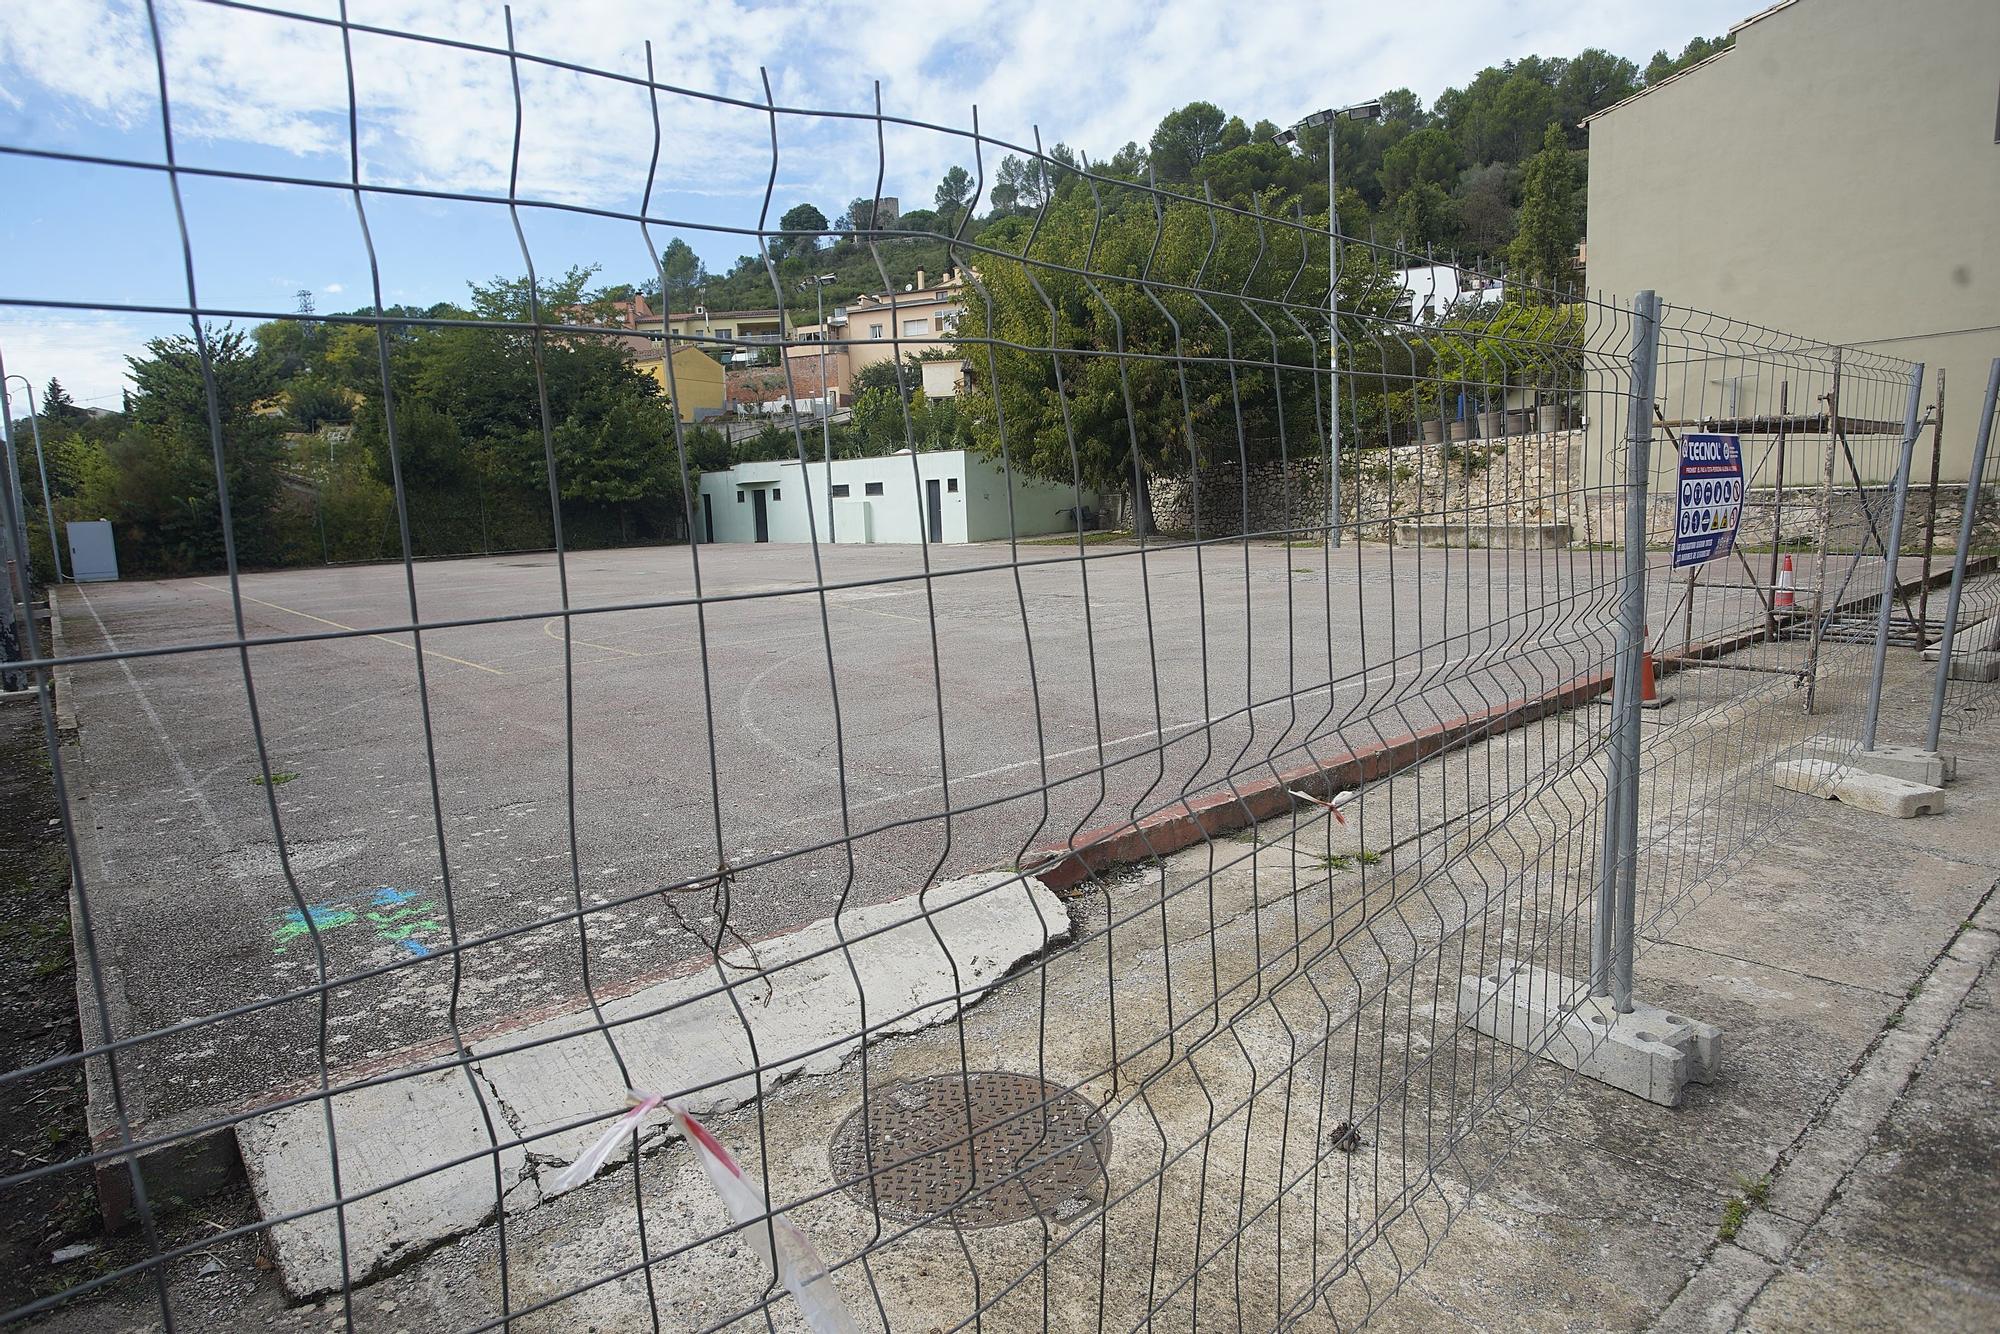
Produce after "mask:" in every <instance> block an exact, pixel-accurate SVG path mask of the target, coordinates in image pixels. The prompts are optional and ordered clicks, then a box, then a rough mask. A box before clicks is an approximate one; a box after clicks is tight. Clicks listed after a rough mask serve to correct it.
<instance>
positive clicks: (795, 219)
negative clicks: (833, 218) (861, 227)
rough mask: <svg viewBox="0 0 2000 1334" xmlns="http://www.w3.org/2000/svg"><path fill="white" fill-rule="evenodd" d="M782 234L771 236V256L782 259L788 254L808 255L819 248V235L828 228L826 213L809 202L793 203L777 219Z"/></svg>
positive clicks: (823, 233)
mask: <svg viewBox="0 0 2000 1334" xmlns="http://www.w3.org/2000/svg"><path fill="white" fill-rule="evenodd" d="M778 226H779V228H780V229H781V230H782V231H783V232H784V233H785V235H783V236H776V237H773V238H771V258H773V259H783V258H785V257H786V256H788V255H809V254H811V253H812V252H813V251H815V250H818V249H819V241H820V237H822V236H824V235H825V234H826V233H827V231H828V230H829V224H828V223H827V220H826V214H824V213H822V212H820V211H819V210H818V209H816V208H814V207H813V206H812V205H811V204H795V205H793V206H792V207H791V208H789V209H786V210H785V216H783V217H782V218H779V219H778Z"/></svg>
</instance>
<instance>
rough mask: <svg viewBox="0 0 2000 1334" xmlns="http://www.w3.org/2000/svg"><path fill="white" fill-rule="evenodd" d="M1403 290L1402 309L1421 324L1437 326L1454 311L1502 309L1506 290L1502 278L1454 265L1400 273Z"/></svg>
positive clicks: (1422, 265)
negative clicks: (1487, 306)
mask: <svg viewBox="0 0 2000 1334" xmlns="http://www.w3.org/2000/svg"><path fill="white" fill-rule="evenodd" d="M1396 281H1397V283H1398V285H1400V286H1401V287H1402V289H1403V295H1402V296H1401V297H1400V298H1399V299H1398V301H1397V305H1398V307H1399V308H1401V309H1402V310H1404V311H1405V312H1407V313H1408V315H1409V317H1410V319H1411V320H1412V321H1414V322H1415V323H1417V324H1437V323H1440V322H1441V321H1442V320H1443V319H1444V318H1445V316H1446V315H1448V314H1450V313H1451V312H1452V311H1453V310H1454V308H1463V307H1470V306H1486V305H1498V304H1499V303H1500V301H1501V300H1502V299H1503V298H1504V297H1505V296H1506V288H1505V286H1504V285H1503V284H1502V283H1501V281H1500V280H1499V279H1498V278H1489V277H1487V276H1486V275H1484V274H1480V273H1474V272H1473V271H1472V270H1470V269H1461V268H1458V267H1456V266H1455V265H1451V264H1419V265H1417V266H1416V267H1414V268H1408V269H1401V270H1398V271H1397V274H1396Z"/></svg>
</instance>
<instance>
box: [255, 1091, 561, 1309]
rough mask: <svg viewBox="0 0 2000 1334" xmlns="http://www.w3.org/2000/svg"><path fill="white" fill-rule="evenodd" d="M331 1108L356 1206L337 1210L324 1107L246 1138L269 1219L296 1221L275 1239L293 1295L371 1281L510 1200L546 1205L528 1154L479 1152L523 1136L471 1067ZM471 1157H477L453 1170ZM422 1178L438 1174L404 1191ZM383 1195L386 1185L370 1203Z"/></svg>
mask: <svg viewBox="0 0 2000 1334" xmlns="http://www.w3.org/2000/svg"><path fill="white" fill-rule="evenodd" d="M332 1103H333V1131H334V1141H335V1142H336V1143H337V1144H338V1146H339V1149H340V1154H339V1162H340V1192H339V1193H340V1195H341V1196H343V1197H346V1198H349V1199H352V1200H353V1201H354V1202H353V1203H352V1204H350V1205H348V1206H347V1207H346V1208H345V1209H344V1210H338V1211H337V1210H334V1209H331V1208H328V1207H326V1206H327V1205H329V1204H330V1202H331V1201H333V1200H334V1199H335V1198H336V1196H335V1191H334V1181H333V1173H332V1170H331V1162H332V1159H331V1156H330V1155H329V1153H328V1141H327V1135H326V1124H325V1116H324V1113H323V1112H322V1110H321V1105H320V1104H318V1103H306V1104H301V1105H299V1106H296V1107H292V1108H288V1109H287V1110H285V1111H282V1112H274V1113H271V1114H269V1115H266V1116H261V1117H258V1118H256V1119H255V1120H252V1121H247V1122H245V1123H244V1124H243V1125H242V1126H241V1127H240V1128H239V1129H238V1131H237V1134H238V1138H239V1141H240V1143H241V1145H242V1149H243V1162H244V1166H245V1169H246V1170H247V1171H248V1173H249V1176H250V1187H251V1189H252V1190H253V1191H255V1192H256V1195H257V1203H258V1209H259V1212H260V1213H262V1215H263V1216H264V1217H265V1218H267V1219H272V1220H280V1219H283V1220H286V1221H273V1222H272V1224H271V1227H270V1229H269V1233H270V1238H271V1252H272V1257H273V1259H274V1260H275V1262H276V1264H277V1267H278V1273H279V1275H280V1276H281V1281H282V1282H283V1283H284V1285H285V1290H286V1291H287V1292H289V1293H290V1294H291V1295H292V1296H293V1297H294V1298H300V1297H311V1296H316V1295H318V1294H320V1293H323V1292H332V1291H335V1290H337V1289H338V1288H340V1287H341V1286H342V1284H343V1281H351V1282H356V1283H360V1282H366V1281H367V1280H369V1279H370V1278H373V1277H374V1276H376V1275H377V1274H379V1273H381V1272H382V1271H383V1270H385V1269H387V1268H390V1267H392V1266H394V1265H395V1264H397V1263H398V1262H400V1261H403V1260H406V1259H408V1258H410V1257H411V1256H414V1255H417V1254H420V1253H422V1252H423V1251H425V1250H427V1249H428V1248H429V1247H430V1246H431V1244H432V1243H434V1242H435V1241H437V1239H438V1238H440V1237H447V1236H456V1235H458V1234H460V1233H464V1232H469V1231H471V1230H472V1229H473V1228H475V1227H477V1226H479V1225H480V1224H481V1223H483V1222H485V1221H487V1220H489V1219H491V1218H493V1217H494V1216H495V1215H496V1214H498V1213H499V1211H500V1209H501V1206H502V1203H503V1202H504V1203H505V1205H506V1207H507V1208H509V1209H512V1208H515V1207H517V1205H519V1204H525V1203H532V1202H533V1200H534V1199H535V1198H536V1197H537V1187H536V1185H535V1182H534V1180H533V1178H532V1177H531V1176H530V1174H529V1171H528V1161H527V1154H526V1153H525V1152H523V1151H522V1150H521V1149H520V1148H519V1147H513V1148H507V1147H499V1148H491V1149H490V1152H489V1153H488V1154H487V1155H486V1156H484V1157H482V1156H479V1154H478V1152H477V1150H478V1148H479V1146H494V1145H504V1144H505V1143H506V1141H507V1140H509V1139H510V1138H512V1136H511V1135H510V1133H509V1130H508V1126H507V1122H506V1120H505V1118H504V1117H503V1116H502V1115H501V1114H500V1109H499V1108H498V1107H497V1106H496V1105H495V1104H494V1102H493V1100H492V1098H491V1097H490V1096H487V1095H486V1094H485V1092H484V1091H483V1090H475V1088H474V1087H473V1084H472V1082H471V1081H470V1080H468V1078H467V1076H466V1074H465V1072H464V1071H462V1070H445V1071H440V1072H438V1073H436V1074H431V1075H424V1076H419V1077H417V1078H414V1079H407V1080H399V1081H397V1082H395V1083H391V1084H382V1085H376V1086H374V1087H372V1088H366V1089H360V1090H356V1091H354V1092H350V1093H344V1094H340V1095H337V1096H335V1097H334V1098H333V1100H332ZM460 1157H466V1158H468V1159H469V1161H465V1162H459V1163H456V1164H455V1165H452V1166H444V1164H447V1163H451V1162H452V1160H454V1159H457V1158H460ZM418 1173H426V1174H427V1175H416V1176H415V1179H414V1180H412V1181H408V1182H406V1183H404V1184H400V1185H398V1184H394V1183H397V1182H399V1181H401V1180H402V1178H404V1177H407V1176H412V1175H415V1174H418ZM380 1188H386V1189H384V1191H383V1193H381V1194H377V1195H372V1196H369V1195H365V1193H366V1192H368V1191H372V1190H377V1189H380ZM357 1196H364V1198H359V1199H356V1198H355V1197H357ZM307 1210H313V1211H316V1212H309V1213H308V1212H304V1211H307ZM291 1215H300V1216H297V1217H289V1216H291ZM343 1227H344V1229H345V1233H346V1238H345V1241H346V1255H345V1260H346V1265H345V1268H344V1269H343V1266H342V1259H343V1257H342V1236H341V1233H342V1229H343Z"/></svg>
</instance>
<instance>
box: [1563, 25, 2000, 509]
mask: <svg viewBox="0 0 2000 1334" xmlns="http://www.w3.org/2000/svg"><path fill="white" fill-rule="evenodd" d="M1730 32H1731V35H1732V36H1733V37H1734V38H1735V41H1734V43H1733V45H1731V46H1730V47H1728V48H1727V49H1725V50H1722V51H1720V52H1717V53H1716V54H1715V55H1712V56H1710V57H1709V58H1708V59H1706V60H1704V61H1701V62H1700V63H1698V64H1695V65H1691V66H1689V67H1688V68H1687V69H1685V70H1682V71H1681V72H1679V73H1677V74H1675V75H1673V76H1672V77H1670V78H1667V79H1663V80H1661V81H1660V82H1659V83H1657V84H1655V85H1653V86H1652V87H1649V88H1647V89H1645V90H1644V91H1642V92H1639V93H1637V94H1634V95H1633V96H1631V97H1628V98H1626V99H1625V100H1624V101H1622V102H1619V103H1617V104H1615V105H1613V106H1610V107H1607V108H1605V109H1604V110H1603V111H1600V112H1598V113H1597V114H1595V115H1594V116H1591V117H1589V118H1588V119H1587V120H1585V121H1584V122H1583V123H1584V125H1585V126H1586V127H1587V129H1588V130H1589V134H1590V185H1589V191H1590V196H1589V228H1590V237H1589V243H1588V250H1587V252H1586V255H1587V265H1588V268H1587V272H1588V279H1587V281H1588V285H1589V288H1590V290H1591V291H1592V292H1594V293H1596V292H1601V293H1604V294H1606V297H1607V299H1618V300H1623V301H1629V300H1630V299H1631V297H1632V296H1633V295H1634V294H1635V293H1637V292H1639V291H1641V290H1644V289H1648V288H1650V289H1652V290H1653V291H1655V292H1657V293H1658V294H1659V297H1660V300H1661V301H1663V302H1667V303H1670V304H1671V305H1672V306H1674V307H1677V308H1679V309H1681V310H1694V311H1705V312H1714V313H1715V314H1716V315H1717V316H1720V317H1723V318H1725V319H1737V320H1744V321H1749V322H1752V323H1754V324H1756V325H1761V326H1768V327H1770V328H1776V329H1783V330H1787V331H1789V332H1791V333H1796V334H1801V335H1804V336H1806V337H1809V338H1813V339H1824V340H1826V341H1827V342H1829V343H1833V344H1837V345H1841V346H1845V347H1849V348H1858V349H1864V350H1867V351H1872V352H1876V353H1880V354H1882V355H1885V356H1891V357H1896V358H1900V359H1902V360H1905V361H1921V362H1923V363H1925V365H1926V368H1927V371H1928V376H1927V379H1926V382H1925V389H1924V399H1925V401H1927V402H1928V401H1930V399H1931V398H1932V395H1933V392H1934V388H1933V387H1934V386H1935V384H1936V375H1937V372H1938V371H1940V370H1944V371H1947V372H1948V373H1949V374H1948V379H1947V387H1946V403H1945V433H1944V449H1945V455H1944V475H1945V476H1946V477H1948V478H1950V477H1957V478H1962V477H1964V476H1965V472H1966V468H1967V466H1968V464H1969V462H1970V451H1971V443H1972V434H1973V432H1972V430H1971V424H1972V423H1973V422H1975V421H1977V420H1978V416H1979V401H1980V398H1981V396H1982V394H1983V391H1984V389H1985V385H1986V376H1987V367H1988V365H1989V364H1990V362H1991V359H1992V358H1993V357H1994V356H1995V355H2000V240H1996V226H2000V104H1996V92H2000V84H1996V75H1995V60H1994V57H1995V56H1996V55H2000V2H1996V0H1927V3H1925V4H1922V5H1918V6H1911V5H1893V4H1883V3H1881V0H1783V3H1780V4H1775V5H1772V6H1771V7H1770V8H1768V9H1766V10H1764V11H1762V12H1761V13H1758V14H1754V15H1752V16H1751V17H1749V18H1747V19H1745V20H1744V21H1743V22H1741V23H1739V24H1737V25H1736V26H1735V27H1734V28H1733V29H1731V30H1730ZM1760 372H1761V373H1760ZM1661 373H1662V377H1663V385H1662V389H1661V395H1660V396H1661V397H1662V398H1664V399H1668V401H1673V400H1674V399H1681V400H1684V401H1687V402H1701V403H1704V404H1706V405H1710V406H1711V407H1712V408H1713V410H1714V411H1715V412H1716V413H1718V414H1720V415H1721V416H1722V417H1723V418H1725V419H1728V420H1730V421H1735V422H1759V421H1762V422H1768V421H1770V420H1772V419H1773V418H1774V417H1775V416H1776V413H1777V396H1778V392H1779V387H1780V386H1779V380H1780V379H1781V378H1782V377H1781V376H1779V375H1777V374H1775V373H1773V372H1772V370H1771V368H1769V367H1763V368H1759V367H1755V366H1753V367H1749V368H1745V367H1744V366H1742V365H1740V364H1739V365H1734V366H1729V365H1723V364H1720V362H1715V364H1710V365H1705V366H1699V367H1687V366H1678V365H1676V366H1667V367H1663V368H1662V372H1661ZM1823 388H1824V387H1823V386H1820V387H1817V388H1814V389H1812V390H1810V391H1808V392H1809V393H1818V392H1822V391H1823ZM1791 394H1792V397H1791V400H1790V402H1791V408H1792V411H1793V412H1794V414H1796V413H1797V412H1798V411H1799V409H1800V403H1799V396H1800V394H1801V386H1800V385H1798V384H1793V385H1792V386H1791ZM1805 407H1806V408H1807V410H1810V409H1811V407H1812V402H1811V400H1810V399H1809V400H1808V402H1807V403H1806V404H1805ZM1901 408H1902V404H1901V402H1900V401H1898V402H1896V403H1894V404H1892V405H1890V406H1889V407H1888V409H1887V410H1886V411H1885V412H1880V413H1878V415H1882V416H1886V415H1890V414H1895V415H1900V412H1901ZM1724 429H1727V428H1724ZM1889 429H1890V431H1892V432H1894V431H1899V430H1900V427H1899V426H1895V425H1892V426H1891V427H1890V428H1889ZM1879 453H1880V454H1881V456H1882V457H1883V458H1887V457H1888V456H1889V455H1891V454H1892V453H1893V451H1889V450H1884V451H1879ZM1870 457H1871V458H1872V457H1874V456H1873V455H1870ZM1657 458H1658V454H1657V452H1656V461H1657ZM1801 465H1802V466H1805V467H1808V468H1810V467H1811V466H1812V464H1811V463H1810V462H1809V461H1807V460H1806V459H1804V458H1802V459H1801ZM1870 480H1882V479H1881V478H1879V477H1876V478H1871V479H1870Z"/></svg>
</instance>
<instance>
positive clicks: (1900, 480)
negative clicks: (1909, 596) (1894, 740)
mask: <svg viewBox="0 0 2000 1334" xmlns="http://www.w3.org/2000/svg"><path fill="white" fill-rule="evenodd" d="M1923 394H1924V363H1923V362H1921V361H1920V362H1918V363H1917V364H1916V366H1915V368H1914V369H1912V370H1911V371H1910V400H1909V402H1908V403H1907V404H1906V405H1905V406H1904V408H1903V447H1902V449H1901V450H1899V451H1898V452H1897V459H1896V484H1895V486H1894V488H1893V495H1894V499H1893V502H1892V503H1893V504H1894V506H1895V508H1894V509H1893V510H1891V511H1890V512H1889V540H1888V541H1887V542H1885V543H1884V544H1883V552H1882V605H1881V606H1880V607H1879V608H1878V609H1877V610H1876V613H1875V668H1874V672H1873V674H1872V675H1871V676H1870V677H1869V680H1868V716H1867V718H1866V719H1865V720H1864V721H1863V722H1862V724H1861V749H1862V750H1863V751H1870V750H1873V749H1875V726H1876V724H1877V723H1878V722H1879V721H1880V720H1881V714H1882V672H1883V669H1884V668H1885V667H1887V665H1888V662H1889V617H1890V613H1891V612H1892V611H1893V610H1894V604H1895V601H1896V561H1897V557H1898V556H1900V555H1901V554H1902V550H1903V510H1904V508H1905V506H1907V504H1908V503H1909V491H1910V457H1911V455H1912V454H1913V453H1914V452H1915V450H1916V447H1917V408H1918V406H1919V404H1918V400H1919V399H1921V398H1922V397H1923ZM1867 503H1868V502H1867V500H1866V498H1865V497H1864V498H1863V500H1862V504H1864V505H1865V504H1867ZM1917 647H1918V648H1919V649H1920V650H1921V649H1922V648H1923V631H1922V630H1921V629H1919V630H1918V632H1917Z"/></svg>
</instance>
